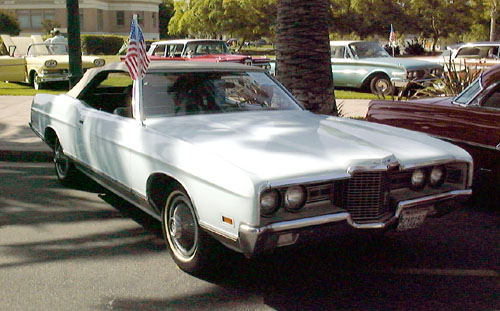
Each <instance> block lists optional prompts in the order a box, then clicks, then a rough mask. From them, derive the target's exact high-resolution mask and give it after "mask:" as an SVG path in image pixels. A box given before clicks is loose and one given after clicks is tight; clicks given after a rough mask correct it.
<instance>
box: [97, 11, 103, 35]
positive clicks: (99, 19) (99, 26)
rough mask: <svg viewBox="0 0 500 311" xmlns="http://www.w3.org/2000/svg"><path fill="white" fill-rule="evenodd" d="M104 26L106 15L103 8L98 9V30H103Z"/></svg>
mask: <svg viewBox="0 0 500 311" xmlns="http://www.w3.org/2000/svg"><path fill="white" fill-rule="evenodd" d="M103 28H104V17H103V12H102V10H97V31H102V30H103Z"/></svg>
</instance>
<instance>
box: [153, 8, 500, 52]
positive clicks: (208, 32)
mask: <svg viewBox="0 0 500 311" xmlns="http://www.w3.org/2000/svg"><path fill="white" fill-rule="evenodd" d="M165 2H168V3H170V4H171V6H172V8H171V11H172V10H173V11H174V12H175V13H174V14H173V16H172V18H171V19H170V23H169V24H168V33H169V35H171V36H178V37H186V36H191V37H210V38H220V37H221V36H226V37H238V38H240V39H241V40H256V39H259V38H261V37H271V38H274V36H275V31H276V16H277V11H276V4H277V0H176V1H174V0H165ZM172 3H173V4H172ZM329 3H330V16H329V18H328V26H329V29H330V33H331V34H333V35H335V36H337V37H341V38H360V39H367V38H373V37H377V36H378V37H387V36H388V35H389V30H390V25H391V24H393V25H394V29H395V30H396V32H397V33H398V34H399V35H414V36H416V37H419V38H425V39H429V40H430V41H432V43H433V45H435V44H436V42H437V41H438V40H443V39H448V40H452V41H485V40H488V39H490V38H491V40H497V39H498V36H497V34H496V30H495V26H496V24H498V19H499V15H498V13H497V6H498V0H329ZM162 29H164V28H163V27H162Z"/></svg>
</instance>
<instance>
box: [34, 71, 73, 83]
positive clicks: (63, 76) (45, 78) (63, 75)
mask: <svg viewBox="0 0 500 311" xmlns="http://www.w3.org/2000/svg"><path fill="white" fill-rule="evenodd" d="M35 79H36V82H37V83H45V82H58V81H69V73H68V72H60V73H59V72H57V73H41V74H39V75H38V76H37V77H36V78H35Z"/></svg>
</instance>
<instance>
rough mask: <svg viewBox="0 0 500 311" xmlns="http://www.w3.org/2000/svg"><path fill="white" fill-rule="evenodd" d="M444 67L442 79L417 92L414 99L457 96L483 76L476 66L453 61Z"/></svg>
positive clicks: (449, 61)
mask: <svg viewBox="0 0 500 311" xmlns="http://www.w3.org/2000/svg"><path fill="white" fill-rule="evenodd" d="M444 67H445V70H444V73H443V75H442V77H440V78H439V79H437V80H436V81H435V82H434V83H433V84H432V85H431V86H428V87H425V88H422V89H419V90H417V91H416V92H415V94H414V95H413V96H412V97H414V98H420V97H437V96H449V97H452V96H457V95H458V94H460V93H461V92H462V91H463V90H465V89H466V88H467V87H468V86H469V85H470V84H471V83H472V82H474V80H476V79H477V78H478V77H479V75H480V74H481V70H480V69H478V68H477V67H476V66H469V65H467V64H466V63H465V62H463V63H462V62H460V63H459V64H456V63H455V62H453V61H452V60H451V59H450V60H448V62H447V63H446V64H445V66H444Z"/></svg>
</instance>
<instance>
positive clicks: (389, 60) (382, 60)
mask: <svg viewBox="0 0 500 311" xmlns="http://www.w3.org/2000/svg"><path fill="white" fill-rule="evenodd" d="M360 62H366V63H372V64H373V63H375V64H377V63H378V64H384V65H389V66H398V67H404V68H406V69H409V70H413V69H427V68H429V69H430V68H436V67H441V65H439V64H436V63H432V62H426V61H422V60H416V59H410V58H401V57H374V58H363V59H360Z"/></svg>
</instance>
